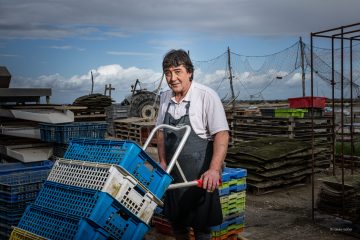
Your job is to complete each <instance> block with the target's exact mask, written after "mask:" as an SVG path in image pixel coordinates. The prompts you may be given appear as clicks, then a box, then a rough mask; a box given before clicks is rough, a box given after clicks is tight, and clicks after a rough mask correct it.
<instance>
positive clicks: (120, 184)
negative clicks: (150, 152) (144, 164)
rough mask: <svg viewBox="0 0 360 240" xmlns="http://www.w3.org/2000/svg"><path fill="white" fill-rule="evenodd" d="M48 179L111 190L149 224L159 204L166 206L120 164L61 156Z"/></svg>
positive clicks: (117, 198) (72, 184)
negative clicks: (69, 158) (62, 157)
mask: <svg viewBox="0 0 360 240" xmlns="http://www.w3.org/2000/svg"><path fill="white" fill-rule="evenodd" d="M47 180H48V181H52V182H58V183H62V184H66V185H71V186H77V187H82V188H89V189H94V190H98V191H102V192H107V193H109V194H110V195H111V196H113V197H114V198H115V199H116V200H117V201H119V202H120V203H121V204H122V205H123V206H124V207H126V208H127V209H128V210H129V211H131V212H132V213H134V214H135V215H136V216H137V217H139V218H140V219H141V220H143V221H144V222H146V223H149V221H150V219H151V217H152V214H153V212H154V210H155V208H156V206H157V205H162V202H161V201H160V200H159V199H158V198H156V197H155V196H154V195H153V194H152V193H151V192H150V191H149V190H147V189H146V188H145V187H144V186H142V185H141V184H140V183H139V182H138V181H137V180H136V179H135V178H134V177H132V176H131V175H130V174H128V173H127V172H126V171H125V170H123V169H122V168H121V167H119V166H116V165H111V164H99V163H92V162H85V161H78V160H65V159H59V160H57V161H56V162H55V164H54V166H53V168H52V170H51V172H50V174H49V177H48V179H47Z"/></svg>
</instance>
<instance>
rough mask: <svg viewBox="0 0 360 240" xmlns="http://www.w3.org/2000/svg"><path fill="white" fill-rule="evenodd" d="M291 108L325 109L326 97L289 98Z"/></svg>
mask: <svg viewBox="0 0 360 240" xmlns="http://www.w3.org/2000/svg"><path fill="white" fill-rule="evenodd" d="M288 102H289V107H290V108H325V106H326V97H315V96H314V97H311V96H308V97H298V98H288Z"/></svg>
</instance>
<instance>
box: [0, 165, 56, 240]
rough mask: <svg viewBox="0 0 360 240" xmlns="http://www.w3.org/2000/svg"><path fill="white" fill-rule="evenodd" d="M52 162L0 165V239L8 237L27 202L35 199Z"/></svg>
mask: <svg viewBox="0 0 360 240" xmlns="http://www.w3.org/2000/svg"><path fill="white" fill-rule="evenodd" d="M52 165H53V163H52V162H51V161H49V160H47V161H40V162H33V163H26V164H25V163H20V162H18V163H7V164H1V167H0V239H9V236H10V233H11V230H12V226H16V225H17V224H18V222H19V221H20V218H21V216H22V214H23V213H24V211H25V208H26V206H27V204H29V203H32V202H34V201H35V198H36V196H37V195H38V193H39V190H40V189H41V187H42V185H43V183H44V181H45V180H46V178H47V176H48V174H49V172H50V169H51V167H52Z"/></svg>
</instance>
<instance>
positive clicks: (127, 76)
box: [11, 64, 161, 103]
mask: <svg viewBox="0 0 360 240" xmlns="http://www.w3.org/2000/svg"><path fill="white" fill-rule="evenodd" d="M91 72H92V73H93V77H94V93H103V92H104V88H105V85H106V84H111V85H112V87H115V91H113V93H112V97H113V98H114V99H115V100H116V101H117V102H121V101H122V100H123V99H124V97H125V96H126V95H129V94H130V93H131V92H130V90H131V85H132V84H134V83H135V81H136V79H139V80H140V82H141V83H142V84H141V85H142V87H147V88H148V89H149V90H154V89H155V87H157V84H158V83H159V80H160V78H161V73H156V72H154V71H153V70H150V69H140V68H136V67H130V68H123V67H122V66H120V65H117V64H113V65H107V66H100V67H98V68H97V69H92V70H90V71H88V72H87V73H85V74H83V75H74V76H72V77H70V78H65V77H64V76H61V75H60V74H52V75H42V76H39V77H37V78H36V79H30V78H20V77H17V78H14V79H12V86H11V87H22V88H23V87H27V88H30V87H41V88H51V89H52V91H53V95H58V97H59V98H58V99H56V100H57V102H58V103H62V102H59V101H66V103H72V101H73V100H71V99H69V98H68V96H75V97H80V96H82V95H86V94H89V93H90V91H91ZM60 92H65V93H66V94H67V95H62V96H61V94H59V93H60Z"/></svg>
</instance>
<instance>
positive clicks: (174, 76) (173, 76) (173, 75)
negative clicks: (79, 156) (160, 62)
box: [170, 72, 176, 81]
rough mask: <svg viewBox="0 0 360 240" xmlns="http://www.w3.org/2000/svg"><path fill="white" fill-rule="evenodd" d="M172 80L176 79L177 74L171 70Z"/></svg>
mask: <svg viewBox="0 0 360 240" xmlns="http://www.w3.org/2000/svg"><path fill="white" fill-rule="evenodd" d="M170 80H171V81H173V80H176V74H175V73H173V72H171V75H170Z"/></svg>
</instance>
